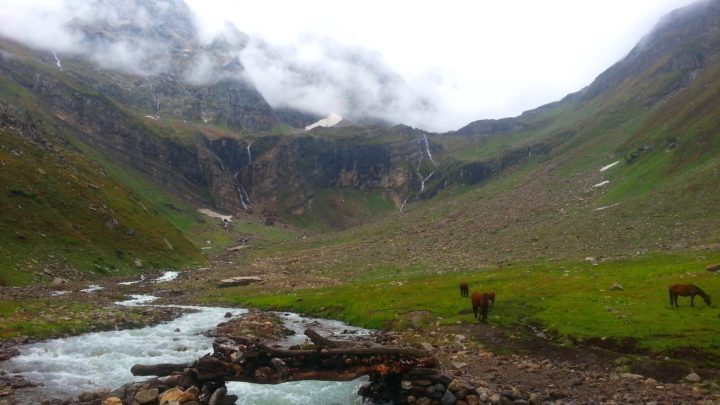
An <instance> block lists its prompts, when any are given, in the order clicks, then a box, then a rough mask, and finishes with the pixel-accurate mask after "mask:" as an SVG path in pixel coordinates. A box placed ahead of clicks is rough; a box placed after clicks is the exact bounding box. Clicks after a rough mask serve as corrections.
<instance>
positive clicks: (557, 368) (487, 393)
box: [0, 256, 720, 405]
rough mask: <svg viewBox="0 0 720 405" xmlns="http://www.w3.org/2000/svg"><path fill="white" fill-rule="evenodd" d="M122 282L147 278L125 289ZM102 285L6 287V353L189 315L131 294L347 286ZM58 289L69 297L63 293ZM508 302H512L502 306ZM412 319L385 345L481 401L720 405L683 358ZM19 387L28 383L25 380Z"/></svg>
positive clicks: (206, 272)
mask: <svg viewBox="0 0 720 405" xmlns="http://www.w3.org/2000/svg"><path fill="white" fill-rule="evenodd" d="M160 275H161V274H158V275H157V276H158V277H159V276H160ZM233 276H256V277H260V281H259V282H258V283H256V284H252V285H249V286H244V287H234V288H231V289H219V288H217V283H218V282H219V281H220V280H222V279H224V278H228V277H233ZM121 281H125V282H128V281H130V282H133V281H139V282H137V283H134V284H118V282H121ZM453 282H454V281H453ZM95 283H96V284H98V285H100V286H101V287H102V289H96V290H94V291H92V292H84V291H82V290H87V289H88V287H89V283H76V284H67V285H63V286H54V287H53V286H47V287H45V286H42V287H41V286H37V287H28V288H21V289H16V288H14V289H4V291H3V293H5V295H4V296H5V297H7V298H5V299H6V300H7V302H13V303H16V304H17V306H16V309H17V310H16V312H13V313H12V314H9V313H8V312H6V313H4V314H3V316H4V319H3V320H4V322H3V325H8V324H10V323H7V322H5V321H7V320H12V322H15V323H16V324H17V322H21V323H20V324H19V325H25V326H24V327H23V328H18V329H17V331H16V332H20V333H19V334H18V335H16V336H15V337H12V336H8V337H7V338H6V339H4V342H5V343H4V347H5V348H6V349H5V353H9V354H12V350H13V349H14V345H17V344H19V343H24V342H28V341H32V340H33V339H36V338H39V337H41V336H42V335H35V337H33V338H27V337H23V335H22V332H23V331H28V332H33V331H35V332H39V333H45V332H44V330H45V329H44V328H45V327H46V325H68V324H69V325H74V323H73V322H75V321H76V320H77V321H78V322H80V321H83V322H86V323H80V324H79V325H86V327H72V328H67V327H66V326H63V327H62V328H60V329H51V330H52V333H53V334H59V336H69V335H76V334H79V333H84V332H88V331H91V330H92V329H90V328H93V327H94V328H105V329H104V330H116V329H125V328H126V322H131V321H132V322H133V323H131V327H142V326H146V325H154V324H157V323H160V322H164V321H167V320H169V319H170V318H173V317H175V316H177V315H179V313H180V312H173V311H166V309H159V308H155V307H122V308H120V307H117V306H115V305H114V304H113V303H114V302H116V301H119V300H121V299H125V298H127V297H128V296H129V295H130V294H152V295H155V296H157V297H158V300H157V301H156V302H155V303H158V304H183V305H191V304H192V305H197V304H203V303H204V304H208V303H209V301H211V300H212V299H213V298H212V297H213V296H216V297H220V296H226V294H227V293H228V291H231V292H232V293H233V294H242V295H244V296H253V295H258V294H265V293H271V292H275V291H284V292H286V293H287V294H295V295H290V296H291V297H293V298H292V299H293V300H298V299H300V300H303V299H305V300H308V299H310V298H308V297H307V295H303V294H298V292H300V291H308V288H315V289H316V288H319V287H328V286H333V285H338V283H339V282H338V281H337V280H329V279H328V280H323V279H322V278H318V277H304V276H303V275H299V274H286V273H282V272H267V271H266V269H257V268H252V267H240V268H238V266H235V264H234V263H233V258H232V256H224V257H222V259H221V260H219V261H218V262H217V263H215V264H214V265H212V266H210V267H209V268H203V269H190V270H187V271H184V272H182V273H180V274H179V276H178V277H177V278H176V279H173V280H170V281H167V282H164V283H154V282H152V277H147V280H139V279H137V280H104V281H97V282H95ZM388 284H389V285H390V286H392V288H395V287H402V284H401V285H395V284H392V283H388ZM388 288H391V287H388ZM5 290H6V291H5ZM54 291H69V292H67V293H63V294H54V293H53V292H54ZM319 291H322V290H319ZM453 294H455V292H453ZM458 295H459V294H458ZM304 297H305V298H304ZM457 299H460V298H459V297H458V298H457ZM297 302H303V301H297ZM26 304H27V305H26ZM326 305H332V303H330V302H328V303H327V304H326ZM498 305H506V303H505V302H502V301H500V302H498ZM33 308H34V309H33ZM19 309H21V310H19ZM18 310H19V311H18ZM33 311H34V312H33ZM319 312H322V311H319ZM251 314H255V315H248V319H249V320H250V321H249V323H247V324H244V326H243V327H250V326H252V328H255V329H258V330H262V329H263V328H264V327H265V326H270V327H272V326H273V325H274V324H277V322H276V321H273V320H272V317H271V318H266V317H265V315H263V314H264V313H263V312H255V311H253V312H251ZM491 314H492V312H491ZM410 315H412V316H410ZM410 315H408V316H407V317H406V318H405V321H404V323H403V324H398V328H397V329H396V328H392V330H390V331H388V333H385V334H383V335H382V336H383V337H382V339H383V343H387V344H394V345H402V346H412V347H418V348H423V349H426V350H431V351H432V352H433V353H434V354H435V355H436V356H437V358H438V360H439V361H440V363H441V365H442V368H443V370H445V372H446V373H447V374H448V375H452V376H455V377H456V378H458V379H459V380H461V381H463V382H465V383H467V384H470V385H472V386H473V387H477V389H478V391H479V392H480V393H481V395H480V397H479V398H478V401H484V402H483V403H523V402H518V401H525V403H572V402H574V403H608V404H610V403H658V404H661V403H698V404H703V403H708V404H709V403H718V402H720V394H719V392H720V388H719V387H718V385H717V384H716V381H717V378H718V374H717V370H715V369H712V368H710V369H697V368H693V367H691V366H688V365H686V364H683V363H682V362H678V361H675V362H667V361H665V359H662V358H653V357H647V356H640V355H639V354H638V353H636V352H633V351H626V352H623V351H622V350H619V351H618V347H616V346H615V347H612V346H611V347H607V348H606V349H603V348H601V347H599V346H600V345H601V342H594V344H590V343H593V342H589V343H588V344H586V345H582V344H570V345H563V344H558V343H562V342H558V341H557V340H553V339H549V338H548V337H547V336H545V337H541V336H542V331H537V335H538V336H536V335H535V334H533V333H529V332H530V331H531V329H528V328H521V327H514V328H513V327H505V326H500V325H498V324H497V323H496V322H495V321H494V320H493V318H492V317H491V322H490V323H489V324H480V323H477V322H476V321H474V320H472V319H471V318H472V315H471V314H468V313H467V312H466V313H464V314H460V316H461V317H466V318H469V320H467V321H461V322H452V323H448V322H433V321H431V320H432V317H428V313H426V312H423V311H415V312H413V313H410ZM66 318H69V320H67V319H66ZM463 319H464V318H463ZM125 320H128V321H125ZM22 322H25V323H22ZM267 322H269V323H270V324H269V325H268V324H267ZM253 325H254V326H253ZM271 329H272V328H271ZM50 336H53V335H50ZM260 336H264V335H260ZM48 337H49V336H48ZM14 384H15V385H18V386H22V385H23V383H22V382H18V381H15V383H14ZM0 386H2V387H0V401H5V402H0V403H2V404H3V405H4V404H12V403H13V402H8V398H10V397H12V396H14V395H15V394H14V393H16V392H21V391H22V390H23V389H24V388H21V387H15V388H14V387H13V381H11V380H10V379H9V378H5V379H2V376H0ZM9 392H10V393H13V395H10V394H8V393H9ZM3 393H4V394H3ZM508 401H512V402H508Z"/></svg>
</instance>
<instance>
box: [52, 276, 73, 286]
mask: <svg viewBox="0 0 720 405" xmlns="http://www.w3.org/2000/svg"><path fill="white" fill-rule="evenodd" d="M69 283H70V281H69V280H67V279H64V278H60V277H55V278H54V279H53V281H52V285H53V286H59V285H66V284H69Z"/></svg>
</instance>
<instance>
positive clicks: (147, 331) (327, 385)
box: [0, 295, 369, 405]
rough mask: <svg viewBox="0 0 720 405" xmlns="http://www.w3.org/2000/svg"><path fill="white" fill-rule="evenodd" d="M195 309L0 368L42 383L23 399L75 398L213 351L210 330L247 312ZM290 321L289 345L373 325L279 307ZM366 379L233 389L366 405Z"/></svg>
mask: <svg viewBox="0 0 720 405" xmlns="http://www.w3.org/2000/svg"><path fill="white" fill-rule="evenodd" d="M155 299H156V297H153V296H149V295H134V296H132V299H131V300H128V301H122V302H118V303H116V304H118V305H126V306H136V305H151V303H152V301H154V300H155ZM186 308H192V309H194V310H195V311H196V312H191V313H187V314H185V315H182V316H181V317H179V318H177V319H175V320H174V321H171V322H168V323H163V324H160V325H155V326H149V327H145V328H142V329H128V330H121V331H110V332H98V333H88V334H85V335H81V336H75V337H70V338H65V339H53V340H48V341H45V342H41V343H36V344H29V345H25V346H22V347H20V348H19V350H20V352H21V354H20V355H19V356H16V357H14V358H12V359H10V360H8V361H6V362H3V363H0V369H4V370H6V371H8V372H10V373H21V374H22V375H24V376H25V377H26V378H27V379H29V380H31V381H33V382H35V383H40V384H42V386H39V387H37V388H27V389H23V390H22V391H18V392H17V393H16V396H17V397H18V398H19V399H20V401H19V402H18V405H30V404H38V403H40V402H41V400H42V399H45V398H67V397H75V396H77V395H78V394H80V393H81V392H83V391H94V390H96V389H98V388H103V387H106V388H110V389H115V388H118V387H119V386H121V385H122V384H124V383H126V382H130V381H140V380H144V379H147V378H148V377H134V376H133V375H132V374H131V373H130V367H132V366H133V365H134V364H155V363H184V362H190V361H192V360H195V359H197V358H198V357H201V356H202V355H204V354H206V353H210V352H212V342H213V339H212V338H210V337H207V336H205V335H204V332H207V331H209V330H211V329H212V328H214V327H215V326H216V325H217V324H218V323H220V322H223V321H226V320H227V319H226V318H225V314H226V313H227V312H230V313H231V314H233V315H240V314H243V313H245V312H247V311H246V310H244V309H238V308H220V307H186ZM279 315H280V316H281V318H282V319H283V320H284V321H285V324H286V326H287V327H288V328H289V329H292V330H294V331H295V332H296V335H294V336H290V337H289V338H288V339H287V340H286V341H284V342H281V343H282V344H284V345H287V346H289V345H293V344H297V343H302V342H304V341H305V339H306V338H305V336H304V335H303V331H304V330H305V329H306V328H307V327H312V328H314V329H316V330H317V331H318V332H320V333H321V334H323V335H325V336H331V337H332V336H335V337H336V338H342V332H343V331H348V332H349V333H352V334H353V335H357V334H366V333H368V332H369V331H367V330H364V329H360V328H355V327H352V326H349V325H346V324H344V323H342V322H338V321H330V320H322V319H314V318H306V317H301V316H299V315H297V314H291V313H279ZM365 381H367V379H366V378H361V379H358V380H355V381H351V382H327V381H302V382H291V383H285V384H279V385H259V384H249V383H237V382H232V383H228V384H227V385H228V391H229V393H231V394H236V395H238V396H239V397H240V399H239V400H238V404H264V405H271V404H361V403H362V401H361V398H360V397H359V396H358V395H357V390H358V388H359V386H360V385H362V384H363V383H364V382H365Z"/></svg>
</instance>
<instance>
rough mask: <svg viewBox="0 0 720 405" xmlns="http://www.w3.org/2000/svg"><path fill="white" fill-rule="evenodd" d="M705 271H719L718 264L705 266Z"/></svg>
mask: <svg viewBox="0 0 720 405" xmlns="http://www.w3.org/2000/svg"><path fill="white" fill-rule="evenodd" d="M705 270H707V271H713V272H715V271H720V263H715V264H711V265H708V266H705Z"/></svg>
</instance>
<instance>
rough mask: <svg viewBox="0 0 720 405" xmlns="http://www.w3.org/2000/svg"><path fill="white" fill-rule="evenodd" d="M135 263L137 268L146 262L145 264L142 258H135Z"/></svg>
mask: <svg viewBox="0 0 720 405" xmlns="http://www.w3.org/2000/svg"><path fill="white" fill-rule="evenodd" d="M133 264H134V265H135V267H137V268H140V267H142V266H143V265H144V264H143V261H142V260H140V259H135V261H134V262H133Z"/></svg>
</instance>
